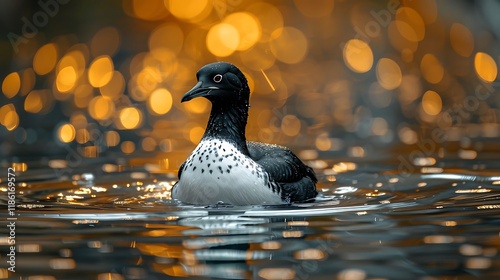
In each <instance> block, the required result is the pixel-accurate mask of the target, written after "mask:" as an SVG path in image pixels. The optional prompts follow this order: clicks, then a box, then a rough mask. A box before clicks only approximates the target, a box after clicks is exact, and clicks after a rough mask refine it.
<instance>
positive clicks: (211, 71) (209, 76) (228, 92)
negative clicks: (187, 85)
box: [181, 62, 250, 103]
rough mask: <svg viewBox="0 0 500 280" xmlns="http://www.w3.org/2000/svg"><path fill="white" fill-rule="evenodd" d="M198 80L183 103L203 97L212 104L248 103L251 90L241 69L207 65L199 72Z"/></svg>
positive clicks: (187, 93)
mask: <svg viewBox="0 0 500 280" xmlns="http://www.w3.org/2000/svg"><path fill="white" fill-rule="evenodd" d="M196 78H197V79H198V83H197V84H196V85H195V86H194V87H193V88H192V89H191V90H189V91H188V92H186V94H184V96H183V97H182V100H181V102H184V101H189V100H191V99H193V98H196V97H200V96H201V97H205V98H207V99H208V100H210V101H211V102H212V103H214V102H215V103H233V102H246V103H248V99H249V97H250V89H249V88H248V83H247V79H246V78H245V75H243V73H242V72H241V71H240V69H238V67H236V66H234V65H232V64H231V63H227V62H214V63H210V64H207V65H205V66H203V67H202V68H201V69H200V70H198V72H197V73H196Z"/></svg>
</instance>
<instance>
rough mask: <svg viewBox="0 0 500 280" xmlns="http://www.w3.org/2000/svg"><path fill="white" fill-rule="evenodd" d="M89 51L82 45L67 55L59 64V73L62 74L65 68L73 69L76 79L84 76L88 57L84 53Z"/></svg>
mask: <svg viewBox="0 0 500 280" xmlns="http://www.w3.org/2000/svg"><path fill="white" fill-rule="evenodd" d="M86 51H87V49H86V48H85V47H83V46H81V45H76V46H75V47H74V48H73V50H71V51H69V52H68V53H66V54H65V55H64V56H63V57H62V58H61V59H60V60H59V62H58V63H57V69H56V71H57V73H59V72H61V71H62V70H63V69H64V68H67V67H72V68H73V69H74V71H75V74H76V79H78V78H80V76H82V74H83V72H84V71H85V66H86V64H87V57H86V54H84V52H86Z"/></svg>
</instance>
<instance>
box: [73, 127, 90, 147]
mask: <svg viewBox="0 0 500 280" xmlns="http://www.w3.org/2000/svg"><path fill="white" fill-rule="evenodd" d="M75 140H76V142H77V143H79V144H85V143H87V142H88V141H89V140H90V133H89V131H88V130H87V129H86V128H80V129H77V130H76V136H75Z"/></svg>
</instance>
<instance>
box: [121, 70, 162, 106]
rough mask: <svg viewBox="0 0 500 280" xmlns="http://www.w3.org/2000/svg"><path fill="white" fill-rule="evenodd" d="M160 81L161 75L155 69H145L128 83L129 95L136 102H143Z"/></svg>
mask: <svg viewBox="0 0 500 280" xmlns="http://www.w3.org/2000/svg"><path fill="white" fill-rule="evenodd" d="M161 81H162V73H161V72H160V70H159V69H158V68H156V67H151V66H148V67H145V68H143V69H142V70H141V71H140V72H139V73H138V74H137V75H136V76H134V77H132V79H131V80H130V81H129V86H128V90H129V95H130V97H132V98H133V99H134V100H136V101H144V100H146V99H147V98H148V97H149V95H150V94H151V93H152V92H153V91H154V90H155V89H156V87H157V86H158V84H159V83H160V82H161Z"/></svg>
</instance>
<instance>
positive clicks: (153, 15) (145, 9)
mask: <svg viewBox="0 0 500 280" xmlns="http://www.w3.org/2000/svg"><path fill="white" fill-rule="evenodd" d="M124 4H125V3H124ZM131 9H132V11H131V12H132V13H133V15H134V16H135V17H137V18H140V19H144V20H160V19H163V18H165V17H166V16H167V11H166V9H165V5H164V4H163V0H150V1H142V0H131Z"/></svg>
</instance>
